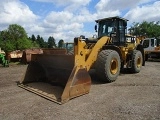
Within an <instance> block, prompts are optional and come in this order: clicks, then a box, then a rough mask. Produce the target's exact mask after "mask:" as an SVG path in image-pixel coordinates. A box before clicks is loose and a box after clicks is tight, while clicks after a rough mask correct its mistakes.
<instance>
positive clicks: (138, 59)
mask: <svg viewBox="0 0 160 120" xmlns="http://www.w3.org/2000/svg"><path fill="white" fill-rule="evenodd" d="M142 63H143V57H142V53H141V52H140V51H138V50H134V51H133V54H132V68H131V71H132V72H133V73H139V72H140V70H141V67H142Z"/></svg>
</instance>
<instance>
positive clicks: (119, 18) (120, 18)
mask: <svg viewBox="0 0 160 120" xmlns="http://www.w3.org/2000/svg"><path fill="white" fill-rule="evenodd" d="M111 19H118V20H123V21H129V20H127V19H125V18H122V17H119V16H115V17H108V18H102V19H98V20H95V21H96V22H97V23H98V22H100V21H104V20H111Z"/></svg>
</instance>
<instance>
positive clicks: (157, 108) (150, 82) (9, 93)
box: [0, 61, 160, 120]
mask: <svg viewBox="0 0 160 120" xmlns="http://www.w3.org/2000/svg"><path fill="white" fill-rule="evenodd" d="M26 68H27V65H11V66H10V67H9V68H3V67H1V66H0V120H102V119H104V120H159V119H160V62H152V61H148V62H146V66H145V67H142V70H141V72H140V73H138V74H129V73H127V72H126V73H121V74H120V76H119V77H118V79H117V80H116V81H115V82H113V83H107V84H104V83H102V82H99V81H98V79H97V78H96V77H95V76H94V75H93V72H92V78H93V81H92V86H91V90H90V93H89V94H86V95H83V96H81V97H78V98H75V99H72V100H70V101H69V102H67V103H65V104H63V105H58V104H56V103H54V102H51V101H49V100H47V99H44V98H42V97H40V96H37V95H35V94H33V93H31V92H28V91H26V90H24V89H22V88H20V87H17V83H16V82H17V81H19V80H21V78H22V76H23V73H24V72H25V70H26Z"/></svg>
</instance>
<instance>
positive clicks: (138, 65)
mask: <svg viewBox="0 0 160 120" xmlns="http://www.w3.org/2000/svg"><path fill="white" fill-rule="evenodd" d="M137 67H138V68H139V67H141V57H138V59H137Z"/></svg>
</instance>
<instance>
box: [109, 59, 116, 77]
mask: <svg viewBox="0 0 160 120" xmlns="http://www.w3.org/2000/svg"><path fill="white" fill-rule="evenodd" d="M110 71H111V73H112V74H113V75H114V74H116V73H117V71H118V61H117V59H116V58H114V59H112V60H111V64H110Z"/></svg>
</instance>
